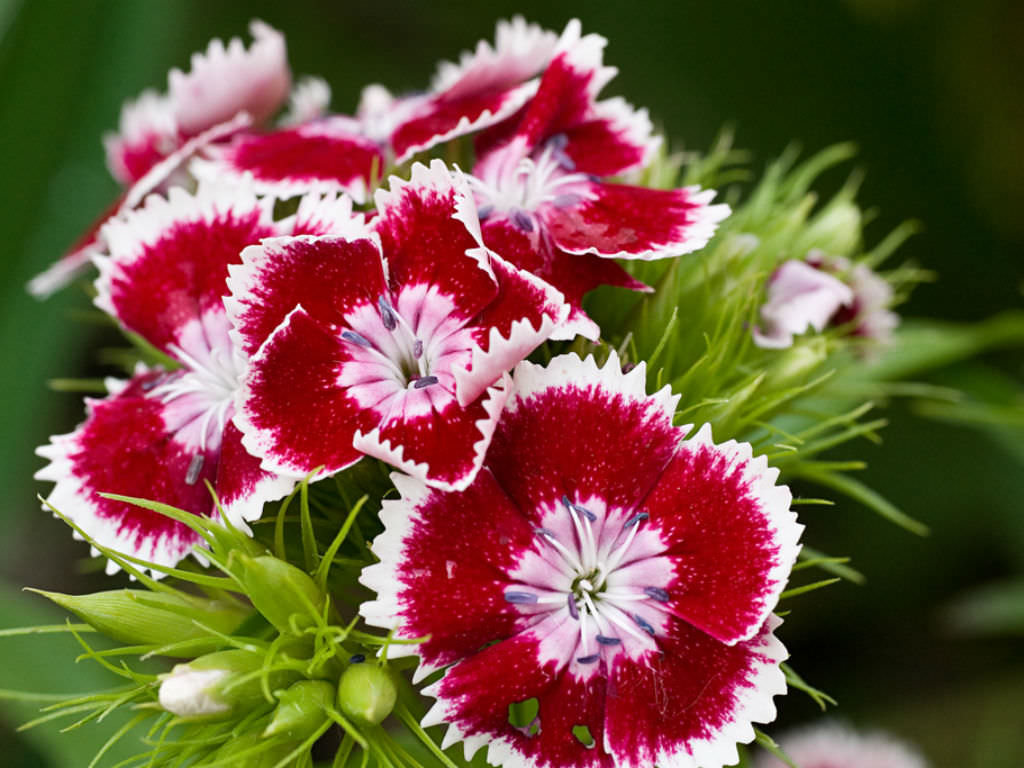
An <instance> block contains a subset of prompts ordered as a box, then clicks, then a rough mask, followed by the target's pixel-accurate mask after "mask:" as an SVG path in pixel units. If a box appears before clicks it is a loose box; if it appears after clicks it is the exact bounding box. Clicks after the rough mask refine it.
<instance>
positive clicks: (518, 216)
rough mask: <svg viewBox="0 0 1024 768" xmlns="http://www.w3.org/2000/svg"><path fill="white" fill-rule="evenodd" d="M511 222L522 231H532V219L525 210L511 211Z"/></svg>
mask: <svg viewBox="0 0 1024 768" xmlns="http://www.w3.org/2000/svg"><path fill="white" fill-rule="evenodd" d="M512 223H513V224H515V225H516V227H517V228H519V229H521V230H522V231H523V232H533V219H532V218H530V215H529V214H528V213H526V211H521V210H516V211H513V212H512Z"/></svg>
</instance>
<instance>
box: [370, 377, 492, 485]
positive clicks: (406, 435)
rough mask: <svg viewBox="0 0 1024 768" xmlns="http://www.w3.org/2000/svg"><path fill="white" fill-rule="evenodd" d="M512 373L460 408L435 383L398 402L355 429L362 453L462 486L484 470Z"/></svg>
mask: <svg viewBox="0 0 1024 768" xmlns="http://www.w3.org/2000/svg"><path fill="white" fill-rule="evenodd" d="M508 387H509V380H508V374H504V375H502V376H501V377H500V378H499V380H498V381H497V382H495V386H492V387H490V388H488V389H487V390H485V391H484V392H483V393H482V394H481V395H480V397H478V398H477V399H476V400H475V401H473V402H472V403H470V404H469V405H467V406H465V407H462V406H460V405H459V404H458V401H457V400H456V399H455V395H454V394H453V393H451V392H448V391H447V390H445V389H444V388H443V387H442V385H438V384H435V385H433V386H431V387H426V388H424V389H422V390H419V391H416V392H415V393H414V394H415V395H418V396H412V397H410V396H406V397H404V398H401V401H400V402H399V403H396V404H395V406H394V407H393V408H392V411H391V412H390V413H389V414H388V415H387V416H386V417H385V418H384V419H383V421H381V422H380V424H379V425H377V426H375V427H374V428H373V429H370V430H367V431H362V430H361V431H360V432H359V433H357V434H356V436H355V440H354V443H353V444H354V445H355V447H356V448H357V449H358V450H359V451H362V452H363V453H365V454H367V455H369V456H373V457H375V458H378V459H380V460H381V461H385V462H387V463H388V464H391V465H392V466H394V467H397V468H398V469H401V470H402V471H403V472H407V473H409V474H410V475H412V476H413V477H415V478H417V479H419V480H422V481H423V482H424V483H426V484H427V485H429V486H431V487H433V488H438V489H440V490H445V491H461V490H464V489H465V488H466V487H467V486H469V484H470V483H472V482H473V479H474V478H475V477H476V476H477V473H478V472H479V471H480V467H481V465H482V464H483V460H484V456H485V455H486V453H487V447H488V446H489V445H490V442H491V438H492V437H493V435H494V428H495V426H496V425H497V423H498V419H499V417H500V416H501V411H502V408H504V406H505V401H506V399H507V398H508Z"/></svg>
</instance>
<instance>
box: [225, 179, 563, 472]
mask: <svg viewBox="0 0 1024 768" xmlns="http://www.w3.org/2000/svg"><path fill="white" fill-rule="evenodd" d="M375 199H376V210H377V215H376V216H375V217H374V218H373V219H372V220H371V221H370V222H369V224H368V226H367V228H366V230H365V231H364V232H362V233H356V234H353V235H352V236H350V237H345V238H342V237H321V238H312V237H305V238H302V237H299V238H276V239H269V240H265V241H264V242H263V244H262V245H260V246H254V247H250V248H248V249H246V251H245V252H244V253H243V264H242V266H240V267H235V268H233V269H232V274H231V279H230V280H229V285H230V287H231V291H232V295H231V297H230V298H229V300H228V302H227V304H228V307H229V310H230V312H231V314H232V319H233V321H234V323H235V326H236V329H237V334H238V338H239V339H240V344H241V345H242V347H243V348H244V349H245V350H246V351H247V352H248V353H249V354H251V355H252V363H251V366H250V368H249V371H248V373H247V375H246V378H245V381H244V384H243V387H242V389H241V390H240V393H239V396H238V410H237V414H236V417H235V422H236V424H237V425H238V427H239V428H240V429H241V430H242V432H243V433H244V435H245V437H244V445H245V447H246V448H248V449H249V451H250V452H251V453H253V454H254V455H257V456H260V457H262V459H263V467H264V468H265V469H267V470H269V471H272V472H275V473H280V474H282V475H290V476H292V477H295V478H301V477H304V476H306V475H308V474H309V473H311V472H313V471H314V470H320V472H321V474H331V473H333V472H337V471H338V470H340V469H343V468H345V467H348V466H350V465H351V464H353V463H355V462H356V461H358V460H359V459H360V458H361V457H362V456H363V455H364V454H368V455H371V456H375V457H377V458H379V459H382V460H384V461H386V462H388V463H390V464H392V465H394V466H396V467H399V468H400V469H402V470H404V471H406V472H409V473H410V474H413V475H415V476H416V477H418V478H420V479H421V480H424V481H426V482H428V483H430V484H431V485H435V486H437V487H442V488H448V489H454V488H464V487H465V486H466V485H468V484H469V483H470V482H471V481H472V479H473V477H474V475H475V474H476V472H477V470H478V469H479V467H480V463H481V462H482V460H483V455H484V453H485V451H486V450H487V445H488V443H489V442H490V438H491V434H492V433H493V431H494V426H495V424H496V422H497V420H498V416H499V414H500V412H501V408H502V406H503V405H504V402H505V398H506V391H505V389H504V381H505V378H506V377H507V373H506V372H507V371H508V370H510V369H511V368H512V366H514V365H515V364H516V363H518V362H519V361H520V360H522V359H523V358H524V357H526V355H528V354H529V353H530V352H531V351H532V350H533V349H534V348H535V347H536V346H537V345H538V344H540V343H541V342H542V341H544V340H545V339H547V338H548V337H549V336H550V334H551V332H552V329H553V328H554V327H556V326H557V324H558V323H560V322H561V321H562V320H563V319H564V317H565V315H566V313H567V311H568V307H567V306H566V305H565V304H564V302H563V300H562V296H561V294H560V293H558V291H556V290H554V289H553V288H552V287H551V286H549V285H547V284H546V283H544V282H542V281H541V280H539V279H537V278H536V277H534V276H532V275H530V274H529V273H526V272H523V271H521V270H518V269H516V268H515V267H513V266H512V265H510V264H508V263H507V262H505V261H504V260H503V259H502V258H500V257H499V256H498V255H496V254H495V253H492V252H490V251H488V250H487V249H486V248H484V247H483V246H482V243H481V241H480V231H479V224H478V222H477V217H476V210H475V208H474V206H473V200H472V197H471V196H470V194H469V192H468V190H467V189H466V188H465V185H464V184H463V183H462V182H461V181H460V179H459V178H458V177H456V176H453V175H452V173H451V172H450V171H449V170H448V169H447V168H446V167H445V166H444V164H443V163H442V162H441V161H434V163H432V164H431V166H430V167H429V168H428V167H426V166H423V165H418V164H417V165H414V166H413V168H412V177H411V180H410V181H408V182H403V181H401V180H399V179H397V178H393V179H392V180H391V187H390V189H389V190H384V189H381V190H378V191H377V193H376V198H375Z"/></svg>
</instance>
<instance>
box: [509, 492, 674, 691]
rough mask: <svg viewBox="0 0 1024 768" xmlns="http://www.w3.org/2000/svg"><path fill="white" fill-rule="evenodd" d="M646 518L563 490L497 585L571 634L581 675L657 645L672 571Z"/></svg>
mask: <svg viewBox="0 0 1024 768" xmlns="http://www.w3.org/2000/svg"><path fill="white" fill-rule="evenodd" d="M647 519H648V515H647V513H645V512H635V511H632V510H622V509H612V510H607V509H604V504H603V503H601V502H600V501H598V500H593V501H590V502H588V503H587V504H580V503H578V502H574V501H572V500H571V499H570V498H569V497H568V496H563V497H562V499H561V501H560V502H559V503H558V504H557V505H556V506H555V508H554V509H551V510H549V511H548V512H546V513H545V514H544V515H543V516H542V520H543V521H544V525H543V526H539V527H537V528H536V529H535V531H536V534H537V542H536V546H534V547H533V548H532V549H531V550H528V551H527V553H526V554H525V555H524V557H523V559H522V561H521V562H520V563H519V565H518V566H517V568H516V571H514V572H512V573H510V574H509V576H510V577H511V579H512V580H513V581H514V582H515V584H514V585H510V586H509V588H508V589H506V590H505V600H506V601H507V602H509V603H513V604H515V605H516V606H517V608H518V609H519V610H520V611H521V612H522V613H524V614H526V615H527V616H529V617H530V620H531V622H533V621H536V617H537V614H550V615H552V617H553V618H555V619H556V621H555V623H554V624H553V625H552V626H556V627H559V628H560V629H558V630H557V631H559V632H571V635H572V637H573V639H574V641H575V643H576V648H575V651H574V653H573V661H572V662H571V663H573V664H575V665H579V667H581V668H586V669H584V670H583V673H584V674H585V673H586V670H589V669H591V665H598V662H599V661H601V660H602V659H603V660H604V661H605V662H606V663H607V662H609V661H610V660H611V659H612V658H613V657H614V656H615V655H616V654H618V653H622V652H625V653H630V654H632V655H636V654H642V653H645V652H649V651H652V650H655V649H657V642H656V638H657V636H658V634H659V633H660V632H661V631H663V630H662V628H663V627H664V626H666V623H667V622H666V620H667V618H668V613H667V610H666V608H667V604H668V603H670V602H671V595H670V593H669V591H668V586H669V585H670V583H671V581H672V580H673V577H674V572H673V568H672V567H671V565H670V563H669V562H668V560H667V558H665V557H663V555H664V552H665V546H664V544H663V542H662V540H661V537H660V535H659V534H658V532H657V531H656V530H654V529H653V528H651V527H650V526H646V525H645V522H646V521H647ZM566 613H567V614H568V617H569V618H570V619H571V620H572V623H570V624H566V623H565V614H566ZM531 626H532V623H531ZM566 626H568V627H570V629H569V630H565V629H564V627H566ZM593 668H594V669H596V668H598V667H597V666H594V667H593Z"/></svg>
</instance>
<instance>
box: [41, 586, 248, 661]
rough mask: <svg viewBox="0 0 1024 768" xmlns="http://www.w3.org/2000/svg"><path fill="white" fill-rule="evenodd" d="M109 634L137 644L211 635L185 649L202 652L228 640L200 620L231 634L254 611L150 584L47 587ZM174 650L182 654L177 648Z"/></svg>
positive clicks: (61, 603)
mask: <svg viewBox="0 0 1024 768" xmlns="http://www.w3.org/2000/svg"><path fill="white" fill-rule="evenodd" d="M39 594H41V595H43V596H44V597H47V598H49V599H50V600H52V601H53V602H55V603H57V605H59V606H61V607H62V608H66V609H67V610H69V611H71V612H72V613H73V614H75V615H76V616H78V617H79V618H80V619H82V621H84V622H86V623H87V624H89V625H90V626H91V627H93V628H95V629H97V630H98V631H100V632H102V633H103V634H105V635H107V636H108V637H111V638H113V639H114V640H118V641H120V642H122V643H129V644H131V645H171V644H173V643H180V642H184V641H188V640H206V641H207V642H206V643H204V644H200V645H194V644H193V645H189V646H188V647H187V649H185V650H183V651H181V652H180V655H186V656H189V657H191V656H196V655H197V654H203V653H208V652H209V651H211V650H213V649H214V648H216V647H218V646H219V645H222V644H223V643H222V640H221V639H220V638H218V637H216V636H214V635H211V634H210V632H208V631H207V630H206V629H204V628H203V627H201V626H199V625H200V624H201V625H203V626H205V627H209V628H210V629H212V630H214V631H215V632H219V633H223V634H226V635H229V634H231V633H232V632H234V631H235V629H237V628H238V626H239V625H240V624H241V623H242V621H244V620H245V618H246V616H248V615H249V611H247V610H245V609H243V608H241V607H239V606H236V605H232V604H230V603H224V602H220V601H218V600H208V599H205V598H201V597H193V596H191V595H178V594H173V593H170V592H150V591H148V590H144V589H114V590H110V591H107V592H94V593H93V594H91V595H65V594H61V593H60V592H42V591H40V592H39ZM167 655H168V656H177V655H179V654H178V653H175V652H174V650H171V651H170V652H168V653H167Z"/></svg>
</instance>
